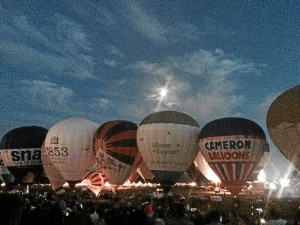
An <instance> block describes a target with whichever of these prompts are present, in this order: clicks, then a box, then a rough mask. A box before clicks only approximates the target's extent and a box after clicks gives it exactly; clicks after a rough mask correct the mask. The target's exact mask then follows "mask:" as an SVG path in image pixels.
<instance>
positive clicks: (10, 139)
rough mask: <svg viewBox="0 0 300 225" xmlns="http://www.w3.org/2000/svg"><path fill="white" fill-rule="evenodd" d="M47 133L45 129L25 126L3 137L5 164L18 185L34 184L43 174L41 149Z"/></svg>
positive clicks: (2, 148) (2, 145)
mask: <svg viewBox="0 0 300 225" xmlns="http://www.w3.org/2000/svg"><path fill="white" fill-rule="evenodd" d="M47 131H48V130H47V129H46V128H43V127H38V126H25V127H19V128H16V129H13V130H11V131H9V132H8V133H6V134H5V135H4V136H3V137H2V139H1V153H2V158H3V162H4V165H5V166H6V168H7V169H8V170H9V172H10V173H11V174H12V175H13V176H14V177H15V182H16V183H33V182H34V181H36V180H38V178H39V177H40V175H41V174H42V172H43V166H42V161H41V147H42V144H43V142H44V139H45V137H46V134H47Z"/></svg>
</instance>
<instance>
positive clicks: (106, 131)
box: [94, 120, 141, 185]
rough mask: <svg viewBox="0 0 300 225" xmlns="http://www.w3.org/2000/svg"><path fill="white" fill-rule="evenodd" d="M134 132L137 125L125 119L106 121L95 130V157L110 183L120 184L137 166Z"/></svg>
mask: <svg viewBox="0 0 300 225" xmlns="http://www.w3.org/2000/svg"><path fill="white" fill-rule="evenodd" d="M136 132H137V125H136V124H135V123H133V122H130V121H126V120H113V121H108V122H106V123H104V124H102V125H101V126H100V127H99V128H98V129H97V131H96V132H95V135H94V148H95V151H96V158H97V161H98V163H99V166H100V170H101V172H102V173H104V174H105V176H106V177H107V179H108V180H109V183H110V184H111V185H122V184H123V183H124V182H125V181H126V180H127V179H128V178H129V177H130V175H131V174H132V172H133V171H134V170H136V168H137V165H138V163H139V160H140V158H141V154H140V152H139V150H138V147H137V143H136Z"/></svg>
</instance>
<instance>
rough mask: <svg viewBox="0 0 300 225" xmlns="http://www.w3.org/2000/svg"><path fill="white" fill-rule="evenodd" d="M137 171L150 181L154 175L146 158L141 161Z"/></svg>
mask: <svg viewBox="0 0 300 225" xmlns="http://www.w3.org/2000/svg"><path fill="white" fill-rule="evenodd" d="M137 172H138V174H139V175H140V176H141V177H142V178H143V180H144V181H145V182H150V181H151V180H152V179H153V177H154V175H153V173H152V172H151V170H150V169H149V168H148V166H147V164H146V162H145V161H144V160H142V161H141V163H140V165H139V167H138V168H137Z"/></svg>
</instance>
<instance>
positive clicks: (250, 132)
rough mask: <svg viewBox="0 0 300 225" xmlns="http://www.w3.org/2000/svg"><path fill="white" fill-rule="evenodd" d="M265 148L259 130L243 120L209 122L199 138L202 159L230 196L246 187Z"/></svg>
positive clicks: (262, 134)
mask: <svg viewBox="0 0 300 225" xmlns="http://www.w3.org/2000/svg"><path fill="white" fill-rule="evenodd" d="M266 146H268V144H267V142H266V136H265V133H264V131H263V129H262V128H261V127H260V126H259V125H258V124H256V123H255V122H253V121H251V120H248V119H244V118H233V117H232V118H230V117H229V118H221V119H217V120H214V121H211V122H209V123H207V124H206V125H205V126H204V127H203V128H202V130H201V132H200V135H199V147H200V151H201V152H202V154H203V157H204V158H205V159H206V161H207V162H208V164H209V165H210V167H211V168H212V170H213V171H214V172H215V173H216V174H217V175H218V177H219V178H220V180H221V182H222V183H223V184H224V185H226V186H227V188H228V190H229V191H230V192H231V194H232V195H237V194H238V193H239V192H240V191H241V189H242V188H243V186H244V185H245V184H246V181H247V179H248V176H249V174H250V173H251V171H252V169H253V168H255V166H256V165H257V163H258V162H259V161H260V160H261V158H262V156H263V154H264V152H265V148H266Z"/></svg>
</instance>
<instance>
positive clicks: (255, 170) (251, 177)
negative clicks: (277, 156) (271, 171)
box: [248, 143, 270, 181]
mask: <svg viewBox="0 0 300 225" xmlns="http://www.w3.org/2000/svg"><path fill="white" fill-rule="evenodd" d="M269 155H270V147H269V144H268V143H267V144H266V145H265V148H264V154H263V156H262V157H261V159H260V161H259V163H258V164H257V165H256V166H254V168H253V170H252V171H251V173H250V175H249V177H248V180H249V181H254V180H256V179H257V178H258V175H259V173H260V172H261V170H262V169H263V168H264V166H265V163H266V161H267V159H268V157H269Z"/></svg>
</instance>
